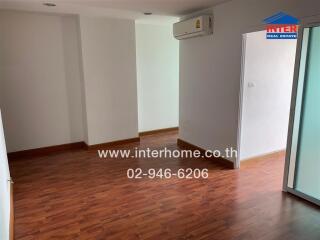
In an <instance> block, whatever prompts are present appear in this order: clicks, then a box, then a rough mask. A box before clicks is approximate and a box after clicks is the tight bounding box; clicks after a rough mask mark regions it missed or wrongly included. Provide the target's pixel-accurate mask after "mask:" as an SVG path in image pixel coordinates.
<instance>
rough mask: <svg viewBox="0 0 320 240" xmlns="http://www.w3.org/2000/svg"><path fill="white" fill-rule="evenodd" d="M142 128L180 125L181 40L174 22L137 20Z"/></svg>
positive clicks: (143, 129) (139, 107)
mask: <svg viewBox="0 0 320 240" xmlns="http://www.w3.org/2000/svg"><path fill="white" fill-rule="evenodd" d="M136 51H137V83H138V113H139V115H138V116H139V131H140V132H143V131H150V130H155V129H162V128H170V127H177V126H178V121H179V106H178V105H179V41H177V40H176V39H174V37H173V34H172V25H151V24H138V23H136Z"/></svg>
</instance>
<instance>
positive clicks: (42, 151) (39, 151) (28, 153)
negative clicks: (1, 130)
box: [8, 142, 86, 160]
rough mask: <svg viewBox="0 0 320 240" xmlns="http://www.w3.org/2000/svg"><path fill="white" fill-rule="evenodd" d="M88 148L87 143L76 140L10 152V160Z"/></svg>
mask: <svg viewBox="0 0 320 240" xmlns="http://www.w3.org/2000/svg"><path fill="white" fill-rule="evenodd" d="M80 148H83V149H85V148H86V144H85V143H84V142H75V143H67V144H61V145H55V146H50V147H43V148H36V149H30V150H23V151H18V152H11V153H8V158H9V160H14V159H16V158H30V157H39V156H46V155H48V154H52V153H56V152H63V151H66V150H73V149H80Z"/></svg>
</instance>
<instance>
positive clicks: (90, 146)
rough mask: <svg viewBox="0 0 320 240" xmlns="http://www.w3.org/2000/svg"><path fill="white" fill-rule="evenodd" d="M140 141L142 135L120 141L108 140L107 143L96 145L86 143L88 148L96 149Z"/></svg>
mask: <svg viewBox="0 0 320 240" xmlns="http://www.w3.org/2000/svg"><path fill="white" fill-rule="evenodd" d="M135 142H140V137H135V138H128V139H123V140H119V141H113V142H107V143H99V144H95V145H86V146H87V149H88V150H96V149H100V148H111V147H117V146H121V145H124V144H128V143H135Z"/></svg>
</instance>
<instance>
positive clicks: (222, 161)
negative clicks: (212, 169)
mask: <svg viewBox="0 0 320 240" xmlns="http://www.w3.org/2000/svg"><path fill="white" fill-rule="evenodd" d="M177 145H178V147H179V148H182V149H187V150H192V151H194V150H198V151H200V152H201V154H202V155H204V154H205V152H206V150H205V149H203V148H201V147H198V146H196V145H194V144H192V143H189V142H187V141H184V140H182V139H180V138H178V139H177ZM210 159H213V160H214V161H215V162H217V163H219V164H222V165H224V166H225V167H227V168H230V169H233V168H234V166H233V162H230V161H229V160H227V159H224V158H216V157H211V158H210Z"/></svg>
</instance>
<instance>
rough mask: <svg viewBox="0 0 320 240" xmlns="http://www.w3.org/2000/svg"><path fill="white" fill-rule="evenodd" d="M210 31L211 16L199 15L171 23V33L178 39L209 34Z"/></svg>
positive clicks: (211, 26)
mask: <svg viewBox="0 0 320 240" xmlns="http://www.w3.org/2000/svg"><path fill="white" fill-rule="evenodd" d="M212 33H213V18H212V16H199V17H196V18H192V19H188V20H185V21H182V22H177V23H175V24H173V35H174V37H175V38H176V39H178V40H181V39H186V38H192V37H198V36H204V35H209V34H212Z"/></svg>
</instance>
